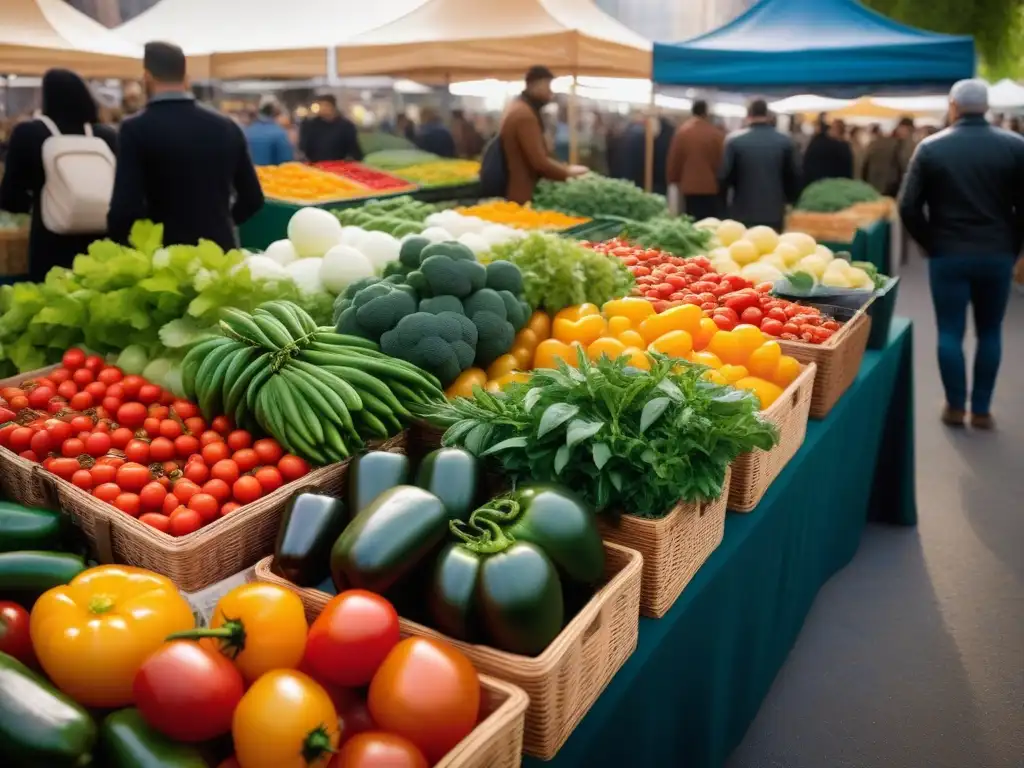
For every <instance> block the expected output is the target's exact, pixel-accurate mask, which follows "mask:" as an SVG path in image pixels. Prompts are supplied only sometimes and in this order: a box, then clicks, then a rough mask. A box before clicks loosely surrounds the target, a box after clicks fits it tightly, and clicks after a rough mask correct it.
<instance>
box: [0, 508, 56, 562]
mask: <svg viewBox="0 0 1024 768" xmlns="http://www.w3.org/2000/svg"><path fill="white" fill-rule="evenodd" d="M60 540H61V516H60V514H58V513H57V512H50V511H49V510H46V509H29V508H28V507H23V506H21V505H20V504H15V503H14V502H10V501H0V552H17V551H19V550H23V549H54V548H56V547H57V546H58V545H59V544H60Z"/></svg>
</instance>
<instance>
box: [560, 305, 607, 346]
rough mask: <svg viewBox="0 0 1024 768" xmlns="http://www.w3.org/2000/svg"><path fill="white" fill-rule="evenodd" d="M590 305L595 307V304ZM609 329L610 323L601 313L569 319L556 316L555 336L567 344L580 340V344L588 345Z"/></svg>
mask: <svg viewBox="0 0 1024 768" xmlns="http://www.w3.org/2000/svg"><path fill="white" fill-rule="evenodd" d="M584 306H586V305H584ZM590 306H592V307H593V306H594V305H593V304H591V305H590ZM595 309H596V307H595ZM607 330H608V323H607V322H606V321H605V319H604V318H603V317H601V315H592V314H587V315H583V316H582V317H580V319H579V320H569V319H567V318H564V317H562V318H555V332H554V337H555V338H556V339H558V340H559V341H562V342H565V343H566V344H568V343H569V342H572V341H578V342H579V343H580V344H582V345H584V346H587V345H589V344H590V343H591V342H593V341H596V340H597V339H599V338H601V337H602V336H604V334H605V333H606V332H607Z"/></svg>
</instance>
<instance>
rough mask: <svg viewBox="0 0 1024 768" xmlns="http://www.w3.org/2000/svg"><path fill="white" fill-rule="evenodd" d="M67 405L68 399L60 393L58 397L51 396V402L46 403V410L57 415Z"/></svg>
mask: <svg viewBox="0 0 1024 768" xmlns="http://www.w3.org/2000/svg"><path fill="white" fill-rule="evenodd" d="M67 407H68V401H67V400H65V399H64V398H63V397H61V396H60V395H58V396H57V397H51V398H50V402H48V403H47V404H46V412H47V413H49V414H52V415H54V416H56V415H57V414H58V413H60V412H61V411H63V410H64V409H65V408H67Z"/></svg>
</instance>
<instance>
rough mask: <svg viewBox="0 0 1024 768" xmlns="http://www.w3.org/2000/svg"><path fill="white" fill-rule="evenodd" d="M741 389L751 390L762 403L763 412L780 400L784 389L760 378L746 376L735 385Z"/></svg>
mask: <svg viewBox="0 0 1024 768" xmlns="http://www.w3.org/2000/svg"><path fill="white" fill-rule="evenodd" d="M734 386H736V387H737V388H739V389H749V390H750V391H752V392H753V393H754V394H755V395H757V399H758V400H760V401H761V410H762V411H763V410H764V409H765V408H769V407H771V404H772V403H774V402H775V401H776V400H778V399H779V396H780V395H781V394H782V387H780V386H779V385H778V384H772V382H770V381H765V380H764V379H761V378H758V377H757V376H744V377H743V378H742V379H739V380H738V381H736V382H735V383H734Z"/></svg>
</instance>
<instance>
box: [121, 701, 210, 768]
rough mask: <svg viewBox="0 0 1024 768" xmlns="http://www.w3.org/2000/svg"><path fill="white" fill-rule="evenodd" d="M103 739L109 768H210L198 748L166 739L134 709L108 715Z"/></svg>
mask: <svg viewBox="0 0 1024 768" xmlns="http://www.w3.org/2000/svg"><path fill="white" fill-rule="evenodd" d="M101 737H102V743H103V754H104V757H105V758H106V763H104V765H106V766H108V767H109V768H209V763H207V762H206V760H205V759H203V756H202V755H201V754H200V753H199V751H198V750H197V749H196V748H195V747H192V746H190V745H188V744H182V743H181V742H178V741H174V740H173V739H169V738H168V737H166V736H164V735H163V734H162V733H160V732H159V731H157V730H156V729H155V728H153V727H152V726H150V725H149V724H148V723H147V722H146V721H145V720H143V719H142V715H141V713H140V712H139V710H137V709H135V708H129V709H122V710H118V711H117V712H112V713H111V714H109V715H107V718H106V719H105V720H104V721H103V729H102V732H101Z"/></svg>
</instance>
